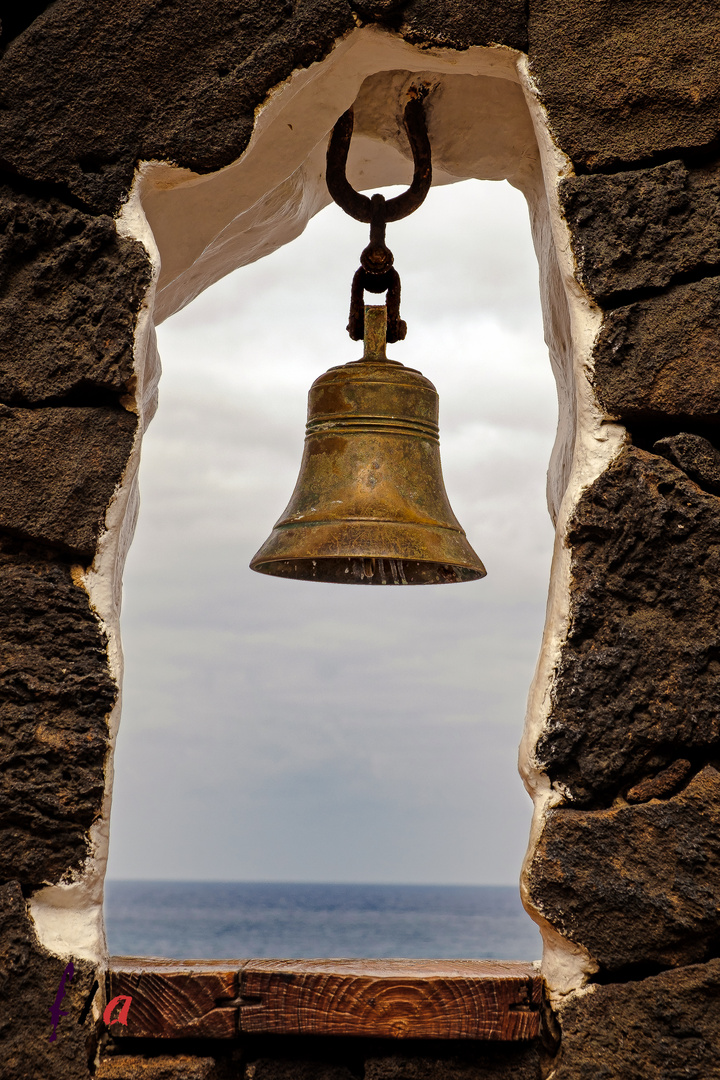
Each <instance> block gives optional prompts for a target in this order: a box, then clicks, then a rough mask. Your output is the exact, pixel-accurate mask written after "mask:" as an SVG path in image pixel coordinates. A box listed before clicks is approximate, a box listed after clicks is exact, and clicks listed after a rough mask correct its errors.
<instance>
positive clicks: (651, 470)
mask: <svg viewBox="0 0 720 1080" xmlns="http://www.w3.org/2000/svg"><path fill="white" fill-rule="evenodd" d="M568 541H569V544H570V545H571V547H572V585H571V606H570V625H569V628H568V632H567V640H566V643H565V645H564V647H563V652H562V657H561V659H560V662H559V667H558V671H557V674H556V679H555V686H554V690H553V702H552V708H551V712H550V715H549V717H548V721H547V725H546V729H545V731H544V733H543V734H542V735H541V737H540V739H539V740H538V744H537V747H536V758H537V761H538V763H539V765H540V767H541V768H542V769H543V770H544V771H547V772H548V773H549V775H550V778H551V780H553V781H555V782H559V783H561V784H562V785H563V790H565V791H566V792H567V797H568V800H569V801H570V802H572V803H573V804H574V805H576V806H583V807H597V806H609V805H610V804H611V802H612V801H613V799H614V798H615V796H616V795H617V794H618V793H619V792H620V791H624V790H627V788H629V787H631V786H633V785H635V784H637V783H639V782H640V781H642V780H644V779H645V778H646V777H647V776H652V775H654V774H655V773H658V772H660V771H661V770H662V769H664V768H667V767H668V766H669V765H671V764H672V763H673V762H674V761H676V760H677V759H679V758H690V759H693V760H696V759H697V758H698V756H700V757H701V758H704V759H705V760H710V759H711V758H712V757H713V756H714V755H718V756H720V499H718V498H717V497H716V496H715V495H710V494H708V493H706V492H705V491H703V490H702V489H701V488H699V487H698V486H697V484H695V483H693V482H692V480H690V479H689V478H688V477H687V476H686V475H685V474H684V473H683V472H682V471H681V470H680V469H678V468H677V467H676V466H674V465H672V464H670V462H668V461H665V460H663V459H662V458H659V457H656V456H655V455H653V454H649V453H647V452H645V451H644V450H639V449H637V448H636V447H632V446H629V447H626V448H625V449H623V450H622V451H621V453H620V454H619V455H618V457H617V458H616V459H615V461H614V462H613V463H612V464H611V465H610V467H609V468H608V469H606V471H605V472H604V473H602V475H601V476H600V477H599V478H598V479H597V480H596V481H595V482H594V484H592V485H591V486H590V487H589V488H588V489H587V490H586V491H585V492H584V493H583V495H582V496H581V498H580V500H579V502H578V505H577V507H576V510H575V513H574V515H573V518H572V520H571V521H570V524H569V529H568Z"/></svg>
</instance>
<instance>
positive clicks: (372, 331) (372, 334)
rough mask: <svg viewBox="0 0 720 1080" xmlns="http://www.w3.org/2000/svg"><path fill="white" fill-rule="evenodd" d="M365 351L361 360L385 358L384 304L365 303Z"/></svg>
mask: <svg viewBox="0 0 720 1080" xmlns="http://www.w3.org/2000/svg"><path fill="white" fill-rule="evenodd" d="M364 340H365V352H364V354H363V360H369V361H372V362H373V363H376V362H377V361H379V360H387V356H386V354H385V349H386V346H387V308H386V307H385V305H384V304H366V305H365V339H364Z"/></svg>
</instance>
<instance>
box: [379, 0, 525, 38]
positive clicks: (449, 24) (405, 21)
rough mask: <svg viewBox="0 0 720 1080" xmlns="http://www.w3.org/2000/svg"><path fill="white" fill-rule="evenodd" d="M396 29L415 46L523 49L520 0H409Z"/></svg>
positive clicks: (523, 32)
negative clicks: (480, 46) (477, 46)
mask: <svg viewBox="0 0 720 1080" xmlns="http://www.w3.org/2000/svg"><path fill="white" fill-rule="evenodd" d="M400 30H401V33H402V35H403V37H404V38H406V39H407V40H408V41H410V42H412V43H413V44H415V45H423V46H425V47H430V46H433V45H439V46H443V47H445V48H451V49H467V48H469V47H470V46H471V45H493V44H495V45H506V46H508V47H509V48H511V49H519V50H521V51H527V15H526V10H525V3H524V0H505V2H503V3H502V4H498V3H497V0H481V2H480V3H478V2H475V3H472V4H468V3H467V2H466V0H410V2H409V3H408V4H406V5H405V6H404V8H403V11H402V20H401V22H400Z"/></svg>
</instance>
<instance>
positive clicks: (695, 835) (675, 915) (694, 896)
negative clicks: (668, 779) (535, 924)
mask: <svg viewBox="0 0 720 1080" xmlns="http://www.w3.org/2000/svg"><path fill="white" fill-rule="evenodd" d="M528 882H529V888H530V896H531V898H532V901H533V903H534V904H535V905H536V906H537V908H538V910H539V911H540V912H541V913H542V914H543V915H544V916H545V918H546V919H548V921H549V922H550V923H552V925H553V926H554V927H555V928H556V929H557V930H558V931H559V932H560V933H561V934H563V935H564V936H566V937H569V938H571V940H572V941H575V942H577V943H578V944H581V945H583V946H584V947H585V948H586V949H587V950H588V951H589V953H590V954H591V956H593V957H594V958H595V959H596V960H597V961H598V962H599V963H600V964H601V966H602V967H603V968H605V969H606V970H608V971H612V970H617V969H618V968H624V967H626V966H627V965H631V964H646V963H653V964H659V965H663V966H670V965H679V964H689V963H693V962H695V961H698V960H703V959H704V958H705V957H706V955H707V953H708V951H709V950H710V949H715V948H716V947H717V944H718V940H719V939H720V931H719V929H718V921H717V897H718V893H719V892H720V773H719V772H718V771H717V770H716V769H714V768H712V767H711V766H706V767H705V768H704V769H703V770H702V771H701V772H700V773H698V774H697V775H696V776H695V777H694V778H693V779H692V780H691V781H690V783H689V784H688V786H687V787H686V788H685V790H684V791H682V792H681V793H680V794H678V795H675V796H673V797H672V798H670V799H667V800H665V801H661V800H659V799H653V800H651V801H650V802H647V803H644V804H641V805H634V806H628V805H627V804H625V805H618V806H613V807H611V808H610V809H609V810H572V809H565V808H563V807H560V808H559V809H554V810H550V811H549V812H548V813H547V815H546V818H545V822H544V826H543V831H542V834H541V836H540V839H539V842H538V846H537V848H536V851H535V854H534V857H533V860H532V865H531V868H530V873H529V875H528Z"/></svg>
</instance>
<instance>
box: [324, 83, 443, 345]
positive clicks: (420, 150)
mask: <svg viewBox="0 0 720 1080" xmlns="http://www.w3.org/2000/svg"><path fill="white" fill-rule="evenodd" d="M428 89H429V88H428V87H427V86H419V87H413V89H412V90H411V91H410V94H411V96H410V99H409V101H408V103H407V105H406V106H405V112H404V115H403V121H404V124H405V131H406V132H407V136H408V140H409V142H410V149H411V150H412V156H413V163H414V172H413V179H412V183H411V185H410V187H409V188H408V189H407V191H403V192H402V193H401V194H400V195H396V196H395V197H394V198H392V199H386V198H385V196H384V195H380V194H376V195H373V196H372V197H368V196H367V195H362V194H361V193H360V192H359V191H355V188H354V187H353V186H352V185H351V184H350V182H349V180H348V178H347V159H348V151H349V149H350V140H351V139H352V133H353V126H354V123H355V117H354V113H353V110H352V108H350V109H348V110H347V112H346V113H343V115H342V116H341V117H340V119H339V120H338V122H337V123H336V125H335V127H334V128H333V132H332V135H331V136H330V142H329V143H328V150H327V169H326V180H327V186H328V191H329V192H330V194H331V196H332V198H333V199H334V200H335V202H336V203H337V204H338V206H339V207H341V209H343V210H344V211H345V213H346V214H349V215H350V217H353V218H355V220H356V221H364V222H367V223H369V225H370V243H369V244H368V246H367V247H366V248H365V250H364V251H363V252H362V254H361V256H360V266H359V268H358V269H357V271H356V273H355V276H354V277H353V281H352V287H351V290H350V320H349V322H348V328H347V329H348V333H349V334H350V337H351V338H352V339H353V341H362V339H363V337H364V333H365V308H364V303H363V301H364V293H365V290H367V291H368V292H372V293H383V292H384V293H387V340H388V341H389V342H392V341H402V339H403V338H404V337H405V334H406V333H407V325H406V323H405V322H404V321H403V320H402V319H401V318H400V275H399V274H398V272H397V270H396V269H395V267H394V266H393V254H392V252H391V251H390V249H389V248H388V246H387V244H386V243H385V227H386V225H387V223H388V222H389V221H400V219H401V218H404V217H407V216H408V214H412V212H413V211H414V210H417V208H418V207H419V206H420V205H421V204H422V203H423V201H424V200H425V196H426V195H427V193H428V191H429V190H430V185H431V183H432V155H431V151H430V139H429V138H428V132H427V123H426V120H425V109H424V107H423V98H424V97H425V96H426V95H427V93H428Z"/></svg>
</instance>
